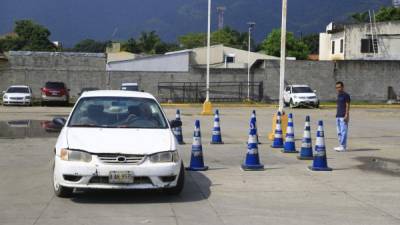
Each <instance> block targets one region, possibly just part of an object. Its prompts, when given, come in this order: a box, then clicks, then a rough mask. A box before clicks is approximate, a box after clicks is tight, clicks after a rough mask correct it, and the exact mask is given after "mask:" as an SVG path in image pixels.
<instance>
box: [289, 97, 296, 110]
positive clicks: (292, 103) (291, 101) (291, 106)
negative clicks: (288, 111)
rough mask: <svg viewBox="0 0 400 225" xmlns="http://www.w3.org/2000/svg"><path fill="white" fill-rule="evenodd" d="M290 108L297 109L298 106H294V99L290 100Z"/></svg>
mask: <svg viewBox="0 0 400 225" xmlns="http://www.w3.org/2000/svg"><path fill="white" fill-rule="evenodd" d="M289 106H290V108H294V107H296V106H295V105H294V102H293V99H290V102H289Z"/></svg>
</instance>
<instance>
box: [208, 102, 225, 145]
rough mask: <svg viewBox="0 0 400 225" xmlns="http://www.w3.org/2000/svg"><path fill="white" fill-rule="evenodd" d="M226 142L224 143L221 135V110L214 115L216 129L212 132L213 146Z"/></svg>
mask: <svg viewBox="0 0 400 225" xmlns="http://www.w3.org/2000/svg"><path fill="white" fill-rule="evenodd" d="M223 143H224V142H223V141H222V134H221V126H220V120H219V110H218V109H217V110H215V115H214V128H213V130H212V138H211V144H223Z"/></svg>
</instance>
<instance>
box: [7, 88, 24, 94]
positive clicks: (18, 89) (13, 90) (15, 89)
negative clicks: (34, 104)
mask: <svg viewBox="0 0 400 225" xmlns="http://www.w3.org/2000/svg"><path fill="white" fill-rule="evenodd" d="M7 93H29V89H28V88H26V87H10V88H9V89H8V90H7Z"/></svg>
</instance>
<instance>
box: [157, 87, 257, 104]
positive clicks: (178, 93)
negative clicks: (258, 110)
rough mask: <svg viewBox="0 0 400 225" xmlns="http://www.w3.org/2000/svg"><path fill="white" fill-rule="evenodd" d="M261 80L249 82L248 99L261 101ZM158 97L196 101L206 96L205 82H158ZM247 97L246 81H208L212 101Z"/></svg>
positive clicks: (172, 100) (231, 100)
mask: <svg viewBox="0 0 400 225" xmlns="http://www.w3.org/2000/svg"><path fill="white" fill-rule="evenodd" d="M263 93H264V90H263V82H250V99H251V100H253V101H262V99H263ZM158 97H159V99H160V101H162V102H177V103H184V102H186V103H198V102H204V100H205V98H206V84H205V82H159V83H158ZM246 99H247V82H210V100H211V101H213V102H240V101H243V100H246Z"/></svg>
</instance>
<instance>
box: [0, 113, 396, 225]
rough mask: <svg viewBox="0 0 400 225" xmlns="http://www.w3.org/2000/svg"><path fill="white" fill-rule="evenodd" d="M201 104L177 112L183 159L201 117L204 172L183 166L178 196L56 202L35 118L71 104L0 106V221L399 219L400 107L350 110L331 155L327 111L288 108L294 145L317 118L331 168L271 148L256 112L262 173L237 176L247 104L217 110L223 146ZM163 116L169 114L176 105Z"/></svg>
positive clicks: (100, 194) (266, 124) (123, 195)
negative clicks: (345, 141) (345, 148)
mask: <svg viewBox="0 0 400 225" xmlns="http://www.w3.org/2000/svg"><path fill="white" fill-rule="evenodd" d="M200 110H201V109H200V108H195V107H191V108H190V107H189V108H182V109H181V111H182V120H183V134H184V139H185V142H186V143H187V144H186V145H183V146H180V147H181V150H182V153H183V158H184V161H185V163H186V164H188V163H189V156H190V148H191V145H190V143H191V138H192V137H191V135H192V133H193V126H194V121H195V119H200V121H201V128H202V130H201V131H202V138H203V149H204V156H205V162H206V164H207V165H208V166H209V167H210V170H208V171H206V172H188V173H187V176H186V177H187V179H186V186H185V189H184V191H183V193H182V194H181V195H180V196H175V197H174V196H166V195H164V194H162V193H159V192H143V191H141V192H110V191H97V192H78V193H77V194H76V195H75V197H74V198H71V199H60V198H57V197H55V196H54V194H53V191H52V186H51V185H52V184H51V167H52V157H53V146H54V144H55V141H56V136H57V134H54V133H49V132H46V131H43V128H42V127H43V123H41V121H42V120H49V119H51V118H52V117H54V116H67V115H68V113H69V111H70V109H69V108H56V107H50V108H41V107H33V108H20V107H10V108H4V107H0V121H1V122H0V200H1V201H0V224H2V225H6V224H7V225H8V224H13V225H17V224H24V225H25V224H40V225H45V224H46V225H47V224H48V225H54V224H57V225H64V224H68V225H70V224H96V225H103V224H104V225H109V224H163V225H168V224H240V225H242V224H253V225H256V224H287V225H288V224H289V225H290V224H296V225H298V224H307V225H309V224H374V225H375V224H385V225H386V224H400V153H399V151H398V150H399V147H398V146H400V126H399V124H400V113H399V109H353V110H352V113H351V125H350V136H349V143H350V144H349V152H346V153H337V152H334V151H332V148H333V147H335V145H336V142H337V141H336V137H335V135H336V131H335V125H334V110H332V109H322V110H309V109H296V110H288V111H291V112H293V113H294V117H295V120H294V122H295V134H296V139H297V141H296V144H297V147H299V146H300V140H299V139H301V135H302V132H303V131H302V129H303V126H304V117H305V116H306V115H310V116H311V121H312V122H311V124H312V135H313V138H315V133H316V127H317V121H318V120H320V119H321V120H324V122H325V133H326V144H327V154H328V160H329V161H328V163H329V166H330V167H332V168H333V171H332V172H311V171H309V170H308V169H307V166H308V165H310V164H311V162H310V161H298V160H297V159H296V157H295V155H292V154H283V153H281V152H280V151H279V150H277V149H272V148H270V144H271V142H270V141H269V140H267V138H266V136H267V134H268V132H270V129H271V116H272V113H273V111H274V109H273V108H257V122H258V129H259V134H260V141H261V142H262V144H261V145H260V146H259V152H260V157H261V161H262V163H263V164H265V167H266V169H265V170H264V171H259V172H244V171H242V170H241V169H240V165H241V163H242V161H243V159H244V156H245V153H246V144H245V142H246V141H247V135H248V129H249V128H248V123H249V119H250V113H251V110H252V109H251V108H239V107H238V108H221V109H220V114H221V128H222V138H223V141H224V142H225V144H224V145H210V144H209V142H210V140H211V129H212V124H213V118H212V117H210V116H208V117H207V116H199V115H198V114H199V112H200ZM166 112H167V114H168V116H169V118H170V119H173V118H174V117H175V108H166ZM21 120H22V121H25V122H20V123H18V121H21ZM27 120H31V121H30V122H26V121H27ZM7 121H14V123H13V122H11V123H9V122H7ZM15 121H17V122H15ZM314 140H315V139H314Z"/></svg>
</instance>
